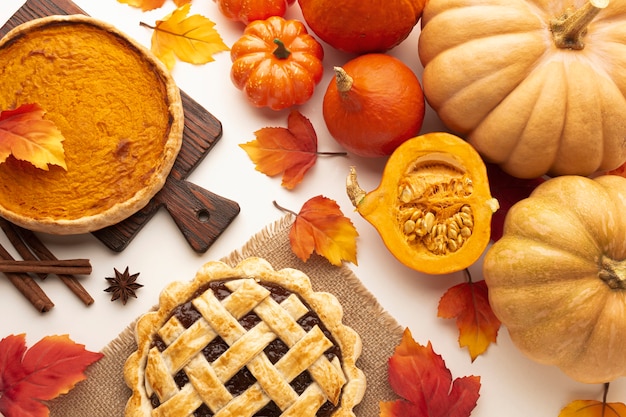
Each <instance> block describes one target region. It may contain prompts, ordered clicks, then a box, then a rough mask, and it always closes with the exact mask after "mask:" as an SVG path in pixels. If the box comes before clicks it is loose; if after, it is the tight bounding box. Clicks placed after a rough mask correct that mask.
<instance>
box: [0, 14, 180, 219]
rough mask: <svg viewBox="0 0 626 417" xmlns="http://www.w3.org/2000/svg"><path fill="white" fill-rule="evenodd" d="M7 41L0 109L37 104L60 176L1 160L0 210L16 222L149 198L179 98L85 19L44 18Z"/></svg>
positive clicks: (170, 152)
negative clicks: (50, 127) (55, 141)
mask: <svg viewBox="0 0 626 417" xmlns="http://www.w3.org/2000/svg"><path fill="white" fill-rule="evenodd" d="M12 34H13V32H12V33H10V34H9V35H12ZM7 38H9V36H7V37H5V39H3V41H2V42H1V43H0V63H1V64H0V110H10V109H16V108H18V107H19V106H20V105H22V104H28V103H36V104H39V105H40V106H41V107H42V108H43V109H44V110H45V111H46V114H45V116H44V117H46V118H48V119H49V120H51V121H53V122H54V123H55V125H56V126H57V128H58V129H59V130H60V131H61V133H62V134H63V136H64V138H65V140H64V142H63V146H64V150H65V160H66V164H67V171H66V170H64V169H63V168H61V167H59V166H55V165H50V166H49V171H45V170H42V169H38V168H35V167H34V166H33V165H32V164H30V163H29V162H25V161H19V160H17V159H15V158H13V157H12V156H9V158H8V159H7V160H6V162H5V163H2V164H0V209H1V210H2V213H4V214H6V213H5V212H8V213H9V216H8V217H9V219H10V220H17V221H18V222H19V220H20V218H25V219H27V220H28V219H33V220H34V221H35V222H37V221H42V222H47V221H50V222H55V221H61V222H63V221H70V222H71V221H74V220H77V219H81V218H89V217H90V216H98V215H100V214H101V213H103V212H107V211H113V210H115V208H116V206H117V205H119V204H125V203H126V202H129V201H131V202H132V201H133V199H135V198H137V194H138V193H141V192H142V191H144V190H146V189H151V190H149V191H148V193H149V194H150V197H151V196H152V195H153V194H155V193H156V191H158V189H160V188H161V186H162V182H164V178H165V177H166V175H165V176H163V174H162V173H163V171H167V172H169V170H170V169H171V166H172V164H173V161H174V159H175V156H176V154H177V152H178V150H179V149H180V143H181V141H182V122H180V121H175V120H173V119H174V117H175V116H174V115H173V114H172V106H173V107H178V106H180V104H179V103H177V101H179V100H180V96H176V95H175V94H174V95H173V93H172V86H171V84H172V81H171V80H168V79H167V77H168V76H167V75H164V74H163V71H162V70H160V69H159V68H158V64H157V63H155V62H154V61H153V60H152V59H151V58H147V57H146V53H145V51H142V50H141V49H140V47H139V46H137V45H135V44H134V43H133V42H131V41H130V40H128V39H127V38H126V37H125V36H123V35H121V34H120V33H118V32H117V31H115V30H113V29H111V28H106V27H102V26H101V25H99V24H93V23H92V22H91V21H90V20H88V19H85V21H82V20H81V21H65V20H61V21H51V22H50V23H47V24H42V25H37V26H36V27H35V28H34V29H30V28H28V29H24V30H23V31H19V32H17V33H15V34H13V35H12V36H10V39H7ZM175 93H176V94H178V91H177V90H176V91H175ZM180 112H181V115H182V107H181V108H180ZM181 117H182V116H181ZM173 123H174V127H172V125H173ZM172 129H174V130H175V131H172ZM170 136H173V139H171V137H170ZM161 177H163V178H161ZM155 188H156V189H155ZM143 200H144V201H141V202H139V205H145V204H146V203H147V200H149V198H143ZM134 204H135V202H133V203H132V204H131V205H132V209H133V210H137V209H139V208H141V207H135V206H134ZM131 211H132V210H131ZM2 213H0V214H2ZM12 213H14V214H15V215H16V216H17V218H16V219H13V218H11V214H12ZM130 214H132V213H130V212H125V213H123V216H122V217H127V216H128V215H130ZM118 217H119V216H118ZM109 220H111V221H119V220H122V219H121V218H116V219H109ZM26 226H31V225H30V224H27V225H26ZM34 228H35V229H36V228H37V227H36V225H35V227H34ZM87 228H89V227H87ZM44 231H47V230H44Z"/></svg>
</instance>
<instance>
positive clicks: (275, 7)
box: [216, 0, 295, 25]
mask: <svg viewBox="0 0 626 417" xmlns="http://www.w3.org/2000/svg"><path fill="white" fill-rule="evenodd" d="M216 2H217V7H218V8H219V10H220V12H221V13H222V14H223V15H224V16H225V17H227V18H228V19H230V20H234V21H239V22H243V23H245V24H246V25H247V24H248V23H250V22H252V21H254V20H264V19H267V18H268V17H271V16H284V15H285V13H286V12H287V8H288V7H289V6H290V5H292V4H293V3H294V2H295V0H216Z"/></svg>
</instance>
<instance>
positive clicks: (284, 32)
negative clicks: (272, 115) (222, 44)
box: [230, 16, 324, 110]
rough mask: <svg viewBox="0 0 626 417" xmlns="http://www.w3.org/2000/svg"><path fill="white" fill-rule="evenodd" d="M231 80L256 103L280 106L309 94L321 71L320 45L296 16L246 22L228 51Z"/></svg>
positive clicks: (295, 102)
mask: <svg viewBox="0 0 626 417" xmlns="http://www.w3.org/2000/svg"><path fill="white" fill-rule="evenodd" d="M230 56H231V60H232V62H233V65H232V67H231V72H230V75H231V79H232V81H233V84H234V85H235V86H236V87H237V88H239V89H241V90H243V92H244V93H245V94H246V97H247V99H248V101H249V102H250V103H252V104H253V105H254V106H256V107H269V108H271V109H272V110H282V109H286V108H289V107H292V106H294V105H298V104H303V103H305V102H306V101H307V100H309V99H310V98H311V96H312V95H313V92H314V90H315V86H316V85H317V84H318V83H319V82H320V81H321V79H322V75H323V73H324V67H323V65H322V60H323V59H324V50H323V48H322V45H321V44H320V43H319V42H318V41H317V40H316V39H315V38H313V37H312V36H311V35H309V34H308V32H307V30H306V28H305V26H304V24H302V22H300V21H298V20H296V19H290V20H287V19H284V18H282V17H280V16H272V17H270V18H268V19H265V20H255V21H253V22H252V23H250V24H248V25H247V26H246V28H245V30H244V33H243V36H242V37H241V38H239V39H238V40H237V41H236V42H235V43H234V44H233V46H232V48H231V51H230Z"/></svg>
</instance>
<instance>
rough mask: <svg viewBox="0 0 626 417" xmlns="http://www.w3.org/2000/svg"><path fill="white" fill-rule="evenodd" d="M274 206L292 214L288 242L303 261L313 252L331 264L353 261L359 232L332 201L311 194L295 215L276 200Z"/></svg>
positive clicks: (354, 260)
mask: <svg viewBox="0 0 626 417" xmlns="http://www.w3.org/2000/svg"><path fill="white" fill-rule="evenodd" d="M274 205H275V206H276V207H278V208H279V209H280V210H283V211H287V212H290V213H291V214H293V215H295V216H296V220H295V221H294V223H293V225H292V226H291V229H290V230H289V242H290V243H291V249H292V251H293V253H294V254H295V255H296V256H297V257H298V258H300V259H301V260H302V261H303V262H306V261H307V260H308V259H309V258H310V257H311V254H312V253H313V252H314V251H315V253H317V254H318V255H321V256H323V257H325V258H326V259H328V261H329V262H330V263H331V264H332V265H335V266H339V265H341V263H342V261H344V260H345V261H348V262H352V263H353V264H355V265H356V264H357V260H356V238H357V236H358V235H359V234H358V233H357V231H356V228H355V227H354V225H353V224H352V222H351V221H350V219H349V218H347V217H346V216H344V215H343V213H342V212H341V209H340V208H339V205H338V204H337V203H336V202H335V201H334V200H332V199H330V198H327V197H324V196H321V195H319V196H317V197H313V198H311V199H309V200H308V201H307V202H305V203H304V205H303V206H302V208H301V209H300V213H297V214H296V213H295V212H293V211H291V210H287V209H285V208H283V207H281V206H279V205H278V204H277V203H276V202H274Z"/></svg>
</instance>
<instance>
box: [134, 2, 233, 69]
mask: <svg viewBox="0 0 626 417" xmlns="http://www.w3.org/2000/svg"><path fill="white" fill-rule="evenodd" d="M190 7H191V5H190V4H189V3H187V4H183V5H182V6H180V7H178V8H177V9H176V10H174V11H173V12H172V13H170V14H169V15H167V16H166V17H165V18H164V19H163V20H157V22H156V25H155V26H149V25H145V24H144V26H147V27H149V28H151V29H153V30H154V33H153V34H152V43H151V49H152V52H154V54H155V55H156V56H157V57H159V59H160V60H161V61H163V63H164V64H165V65H166V66H167V67H168V68H169V69H170V70H172V69H173V68H174V65H175V63H176V57H178V59H180V60H181V61H184V62H188V63H190V64H206V63H207V62H211V61H214V59H213V55H214V54H216V53H218V52H223V51H228V50H229V48H228V46H226V44H224V41H223V40H222V37H221V36H220V34H219V33H218V32H217V31H216V30H215V23H213V22H212V21H211V20H210V19H208V18H206V17H204V16H201V15H199V14H195V15H192V16H187V15H188V14H189V9H190Z"/></svg>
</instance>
